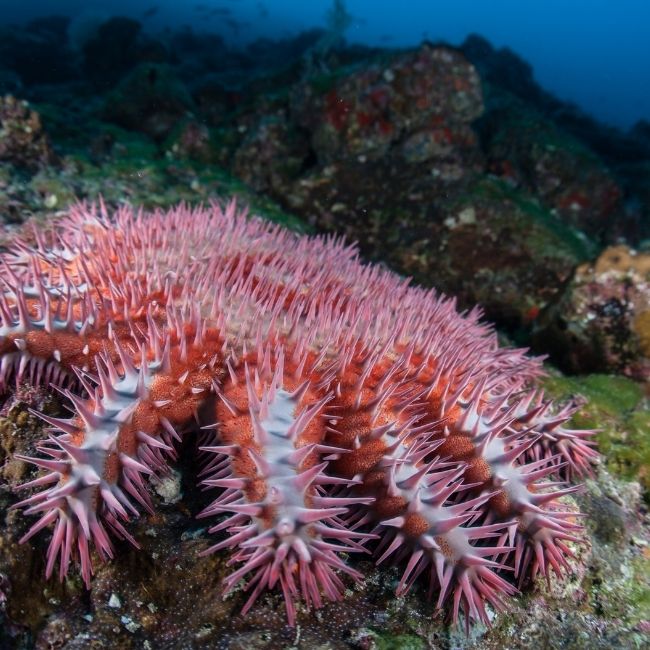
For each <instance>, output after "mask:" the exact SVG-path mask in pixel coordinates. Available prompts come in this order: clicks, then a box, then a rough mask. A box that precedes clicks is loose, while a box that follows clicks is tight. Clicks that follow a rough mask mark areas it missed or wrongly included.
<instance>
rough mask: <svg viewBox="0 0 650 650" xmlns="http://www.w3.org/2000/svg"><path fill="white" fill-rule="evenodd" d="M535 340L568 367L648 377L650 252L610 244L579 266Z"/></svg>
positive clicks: (557, 360)
mask: <svg viewBox="0 0 650 650" xmlns="http://www.w3.org/2000/svg"><path fill="white" fill-rule="evenodd" d="M533 342H534V344H536V346H537V347H538V348H539V349H542V350H544V351H547V352H550V353H551V354H552V357H553V360H554V362H555V363H556V364H557V365H559V366H560V367H562V368H564V369H565V370H568V371H571V372H619V373H622V374H625V375H627V376H629V377H632V378H635V379H638V380H641V381H648V380H650V254H647V253H646V254H644V253H637V252H636V251H634V250H632V249H629V248H628V247H627V246H623V245H619V246H612V247H610V248H607V249H606V250H605V251H604V252H603V253H602V254H601V255H600V256H599V257H598V259H596V260H595V261H594V262H593V263H591V264H584V265H581V266H580V267H578V268H577V269H576V271H575V274H574V275H573V277H572V279H571V282H570V283H568V284H567V286H566V288H565V289H564V290H563V292H562V293H561V294H560V295H559V296H558V299H557V300H556V301H554V302H553V304H552V305H550V306H549V308H548V310H547V311H546V312H545V313H544V314H542V315H541V317H540V319H539V322H538V325H537V328H536V331H535V333H534V335H533Z"/></svg>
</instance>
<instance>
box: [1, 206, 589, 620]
mask: <svg viewBox="0 0 650 650" xmlns="http://www.w3.org/2000/svg"><path fill="white" fill-rule="evenodd" d="M1 277H2V279H3V289H2V292H1V293H0V315H1V317H2V324H1V325H0V383H1V384H2V385H3V387H8V386H9V384H10V382H12V381H17V382H21V381H25V380H27V379H29V380H30V381H32V382H33V383H37V384H47V383H52V384H53V385H56V386H58V387H59V388H60V389H61V390H62V391H63V392H64V394H65V396H66V397H67V398H68V399H69V400H70V402H71V403H72V406H73V408H74V415H73V417H71V418H70V419H65V420H64V419H57V418H52V417H49V416H46V415H41V417H42V418H43V419H44V420H46V421H47V422H48V423H49V424H50V425H52V427H53V434H52V435H50V437H49V438H48V439H47V440H44V441H42V442H41V443H40V444H39V445H38V452H39V453H38V455H37V457H33V458H27V457H22V458H23V460H25V461H28V462H30V463H33V464H34V465H36V466H37V467H38V468H40V469H41V470H43V472H42V473H41V474H40V475H39V476H38V477H37V478H35V479H34V480H32V481H30V482H29V483H27V484H26V485H24V486H22V487H23V488H28V489H30V490H31V493H30V494H31V495H30V496H29V497H28V498H26V499H25V500H24V501H22V502H20V503H18V504H16V507H19V508H25V512H26V513H27V514H36V515H38V516H39V519H38V520H37V522H36V523H35V524H34V525H33V526H32V527H31V528H30V529H29V531H28V532H27V533H26V535H25V536H24V538H23V541H24V540H27V539H30V538H31V537H33V536H34V535H35V534H36V533H37V532H38V531H40V530H41V529H44V528H48V529H51V539H50V543H49V549H48V552H47V568H46V574H47V576H50V575H51V573H52V572H53V570H54V567H55V565H56V564H57V562H58V565H59V575H60V576H61V578H62V577H63V576H65V575H66V574H67V572H68V570H69V568H70V565H71V563H72V562H73V561H74V562H78V563H79V564H80V566H81V574H82V576H83V579H84V581H85V582H86V584H87V585H88V584H89V583H90V581H91V574H92V562H91V549H92V548H94V549H95V551H96V552H97V554H98V555H99V556H100V558H101V559H106V558H109V557H112V555H113V546H112V542H111V538H112V537H114V536H116V537H118V538H124V539H127V540H129V541H130V542H131V543H132V544H134V545H135V546H137V542H136V540H135V539H134V538H133V537H132V536H131V534H130V533H129V532H128V521H129V519H130V518H132V517H135V516H137V515H138V507H140V508H143V509H144V510H146V511H148V512H152V511H153V503H152V500H151V498H150V496H149V491H148V489H149V488H148V477H150V476H151V475H157V476H162V475H164V474H165V473H166V472H167V471H168V470H169V467H170V464H171V463H172V462H173V461H174V459H175V456H176V451H175V449H176V444H177V442H178V441H180V440H181V438H182V437H183V436H185V435H187V433H188V432H189V431H191V430H193V429H196V427H197V426H198V425H197V424H196V421H197V420H200V419H201V417H204V418H205V417H206V416H205V412H206V410H207V412H208V414H209V415H208V419H207V421H204V422H201V423H200V424H202V425H203V428H204V429H206V430H208V431H209V432H210V434H211V435H212V434H213V435H214V439H213V440H212V441H211V442H209V443H208V444H205V445H204V446H203V447H201V452H200V453H201V454H203V455H204V456H205V457H206V458H207V460H206V461H205V463H206V465H205V468H204V470H203V472H202V478H203V483H204V484H205V485H207V486H210V487H212V488H214V489H216V490H218V492H217V494H216V497H215V500H214V502H213V503H212V504H211V505H210V506H208V507H207V508H206V509H205V510H204V512H202V513H201V515H200V516H201V517H210V518H212V519H213V520H214V521H215V524H214V526H213V528H211V529H210V532H212V533H218V534H220V535H221V537H220V538H219V539H218V541H217V543H216V544H215V545H214V546H212V547H211V548H210V549H208V551H206V552H208V553H209V552H216V551H220V550H226V549H229V550H231V552H232V557H231V564H232V565H234V566H235V567H236V569H235V570H234V571H233V572H232V573H231V574H230V575H229V576H228V577H227V578H226V584H225V588H226V590H232V589H234V588H235V586H236V585H238V584H239V582H240V581H242V580H245V581H246V589H247V590H248V592H249V595H248V600H247V603H246V605H245V608H244V611H247V610H248V609H249V608H250V607H251V606H252V605H253V604H254V602H255V601H256V599H257V598H258V597H259V596H260V594H261V593H262V592H263V591H265V590H267V589H273V588H275V587H276V586H277V587H279V588H280V589H281V590H282V591H283V593H284V597H285V601H286V607H287V613H288V619H289V623H290V624H294V622H295V602H296V601H297V600H299V599H302V600H303V601H304V602H305V603H306V604H308V605H311V606H313V607H319V606H321V604H322V599H323V597H325V598H327V599H330V600H336V599H340V598H341V597H342V594H343V591H344V579H345V576H346V575H347V576H348V578H347V579H348V580H350V579H352V580H360V579H362V576H361V574H360V573H359V572H358V571H357V570H356V569H354V568H352V566H350V565H349V564H348V563H346V561H344V559H343V556H344V555H347V554H349V553H356V552H359V551H366V550H373V549H374V552H375V553H376V556H377V558H378V561H379V562H384V561H387V560H390V561H392V562H399V563H401V564H403V566H404V573H403V577H402V579H401V581H400V583H399V586H398V593H404V592H406V591H407V590H408V589H410V588H411V586H412V585H413V583H414V582H415V580H416V578H418V576H420V575H421V574H423V573H425V574H426V575H427V581H428V584H429V585H430V589H431V591H433V592H436V594H437V605H438V607H443V606H444V605H446V604H447V603H449V604H450V611H451V614H452V618H453V619H454V620H456V619H457V618H458V616H459V613H460V612H461V611H462V612H464V613H465V617H466V620H467V621H468V622H469V621H471V620H481V621H484V622H486V623H488V622H489V617H488V612H487V610H486V604H489V605H490V606H492V607H493V608H495V609H498V610H500V609H503V607H504V597H507V596H509V595H512V594H514V593H516V592H517V588H516V587H515V582H514V581H513V580H512V578H509V576H512V575H514V577H515V578H517V579H518V580H519V583H520V584H521V583H522V582H523V580H524V578H525V577H526V576H531V575H532V576H534V575H535V574H537V573H542V574H544V575H546V576H548V575H549V573H550V571H551V570H553V571H555V572H556V573H557V574H562V573H563V572H564V571H566V570H567V569H568V568H569V564H568V561H567V557H569V556H571V550H570V549H569V547H568V543H569V542H575V541H578V539H579V535H578V533H579V531H580V527H579V526H578V525H577V524H576V523H575V518H574V517H575V513H573V512H570V511H569V510H568V508H567V507H566V506H565V505H563V504H562V503H561V502H559V501H558V499H559V498H560V497H561V496H563V495H566V494H569V493H571V492H574V491H575V490H576V487H575V486H571V487H563V488H559V487H558V485H559V483H558V482H553V483H551V482H549V481H546V479H547V478H548V477H550V476H551V475H556V476H557V475H558V474H559V475H563V477H564V478H567V477H570V476H571V475H583V474H586V473H588V472H589V470H590V465H591V463H592V462H593V461H594V460H595V459H596V458H597V454H596V452H595V451H594V449H593V442H592V441H591V440H590V436H591V433H592V432H590V431H573V430H570V429H567V428H565V427H564V426H563V423H564V422H566V420H567V419H568V418H569V417H570V416H571V414H572V412H573V407H572V406H567V407H564V408H561V409H558V408H556V407H555V406H554V405H553V404H551V403H550V402H549V401H547V400H545V399H544V397H543V395H542V393H541V392H540V391H538V390H535V389H534V388H532V387H531V384H532V382H534V380H535V379H536V377H537V376H538V375H539V374H540V372H541V371H540V364H539V361H538V360H535V359H532V358H528V357H526V356H525V355H524V353H523V351H521V350H512V349H502V348H499V347H498V344H497V341H496V336H495V334H494V333H493V332H492V331H491V330H490V329H489V328H488V327H486V326H484V325H482V324H480V323H479V322H478V319H479V316H480V314H479V312H478V310H473V311H472V312H471V313H469V314H465V315H460V314H458V313H457V312H456V309H455V304H454V302H453V301H452V300H449V299H446V298H444V297H442V296H438V295H436V293H435V292H434V291H432V290H425V289H422V288H419V287H412V286H409V282H408V280H405V279H402V278H400V277H398V276H397V275H395V274H393V273H391V272H389V271H387V270H384V269H382V268H380V267H379V266H369V265H363V264H362V263H361V262H360V261H359V260H358V256H357V252H356V250H355V248H354V247H351V246H348V245H346V244H344V242H342V241H341V240H339V239H335V238H323V237H315V238H314V237H312V238H309V237H301V236H298V235H295V234H292V233H290V232H288V231H285V230H283V229H282V228H280V227H278V226H273V225H270V224H268V223H266V222H264V221H262V220H259V219H257V218H249V217H247V216H246V215H245V214H243V213H239V212H238V211H237V209H236V206H235V204H234V203H231V204H229V205H228V206H226V207H223V208H222V207H220V206H217V205H213V206H211V207H210V208H205V209H195V210H190V209H188V208H186V207H184V206H180V207H178V208H177V209H174V210H172V211H170V212H168V213H162V212H156V213H153V214H143V213H135V212H133V211H132V210H131V209H130V208H126V207H125V208H122V209H120V210H119V211H118V212H117V213H116V214H114V215H110V216H109V215H108V214H107V213H106V210H105V209H104V208H103V206H100V207H99V208H97V207H88V206H78V207H76V208H74V209H73V210H71V213H70V215H69V216H68V217H67V218H66V219H65V220H63V221H62V222H59V223H57V224H56V225H55V226H54V227H53V229H52V231H51V232H48V233H46V234H40V235H37V236H36V241H35V243H33V244H29V245H28V244H27V243H25V242H17V243H16V244H15V245H14V246H13V248H12V249H11V250H10V251H8V252H7V253H4V254H3V256H2V272H1ZM199 413H201V415H199ZM34 488H36V489H35V490H34ZM217 517H221V518H220V519H218V518H217ZM224 533H227V536H226V537H224Z"/></svg>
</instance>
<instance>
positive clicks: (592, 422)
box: [544, 375, 650, 502]
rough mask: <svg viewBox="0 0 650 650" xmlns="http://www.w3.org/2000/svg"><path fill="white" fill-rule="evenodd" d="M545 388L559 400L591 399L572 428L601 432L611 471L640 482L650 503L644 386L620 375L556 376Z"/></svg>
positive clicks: (649, 417) (649, 413) (649, 428)
mask: <svg viewBox="0 0 650 650" xmlns="http://www.w3.org/2000/svg"><path fill="white" fill-rule="evenodd" d="M544 387H545V388H546V390H547V392H548V393H549V395H550V396H551V397H553V398H555V399H557V400H562V399H567V398H569V397H572V396H577V395H582V396H583V397H584V398H585V399H586V400H587V402H586V403H585V404H584V405H582V406H581V407H580V409H579V410H578V412H577V413H576V414H575V415H574V416H573V417H572V418H571V421H570V426H572V427H575V428H580V429H598V433H597V434H596V440H597V442H598V450H599V452H600V453H601V454H602V456H603V461H604V463H605V464H606V466H607V468H608V469H609V470H610V471H611V472H613V473H614V474H616V475H618V476H620V477H622V478H625V479H629V480H635V481H639V483H640V484H641V485H642V487H643V490H644V498H645V500H646V501H648V502H650V409H649V408H648V404H647V400H645V399H644V394H643V389H642V387H641V386H640V385H639V384H638V383H636V382H634V381H632V380H631V379H628V378H626V377H621V376H616V375H587V376H584V377H563V376H559V375H554V376H551V377H549V378H547V379H546V380H545V381H544Z"/></svg>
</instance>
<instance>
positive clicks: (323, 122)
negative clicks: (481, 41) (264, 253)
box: [292, 45, 483, 164]
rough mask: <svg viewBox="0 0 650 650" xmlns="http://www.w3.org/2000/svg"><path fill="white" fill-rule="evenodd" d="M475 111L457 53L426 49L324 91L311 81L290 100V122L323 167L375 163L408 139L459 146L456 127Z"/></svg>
mask: <svg viewBox="0 0 650 650" xmlns="http://www.w3.org/2000/svg"><path fill="white" fill-rule="evenodd" d="M482 110H483V102H482V96H481V85H480V80H479V78H478V75H477V74H476V71H475V70H474V68H473V67H472V66H471V65H470V64H469V63H468V62H467V61H466V60H465V59H464V58H463V56H462V55H461V54H460V53H458V52H457V51H455V50H452V49H450V48H445V47H431V46H429V45H423V46H421V47H420V48H419V49H418V50H415V51H412V52H408V53H405V54H400V55H397V56H395V57H393V58H392V59H389V60H387V61H385V62H383V63H379V62H377V63H373V64H370V65H366V66H365V67H363V68H361V69H360V70H359V71H357V72H353V73H351V74H348V75H346V76H343V77H342V78H333V79H332V80H331V81H330V82H329V83H325V87H323V84H322V82H320V80H318V79H317V80H314V81H313V82H307V83H306V84H303V85H299V86H298V87H297V88H295V89H294V92H293V97H292V112H293V117H294V119H295V121H296V122H297V124H298V125H299V126H301V127H302V128H306V129H307V130H309V131H310V133H311V142H312V147H313V149H314V151H315V153H316V156H317V158H318V160H319V162H321V163H324V164H327V163H330V162H333V161H334V160H337V161H339V160H341V159H342V158H343V159H345V158H352V159H360V157H364V158H365V159H366V160H376V159H378V158H380V157H382V156H384V155H386V153H387V152H388V151H389V149H390V148H391V147H393V146H394V145H395V143H397V142H398V141H399V140H401V139H403V138H404V137H405V136H407V135H408V134H416V133H420V134H421V135H420V138H421V140H423V141H426V140H427V139H428V140H429V141H430V142H437V143H439V144H440V145H447V146H450V145H453V144H454V143H456V142H457V140H460V142H461V143H462V142H463V141H464V136H465V137H466V136H467V132H466V131H465V130H464V129H463V128H462V126H463V125H465V124H467V123H469V122H471V121H472V120H474V119H476V118H477V117H478V116H479V115H480V114H481V112H482ZM456 129H460V132H461V135H460V136H457V135H456V134H455V130H456ZM463 134H464V136H463ZM413 148H414V147H413V145H411V147H407V152H408V151H409V150H412V149H413ZM417 148H418V147H415V149H417ZM430 151H431V147H430ZM407 155H408V154H407ZM419 155H420V156H421V155H423V154H419ZM416 157H417V156H416ZM427 157H430V154H429V155H427Z"/></svg>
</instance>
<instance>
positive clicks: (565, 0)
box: [0, 0, 650, 128]
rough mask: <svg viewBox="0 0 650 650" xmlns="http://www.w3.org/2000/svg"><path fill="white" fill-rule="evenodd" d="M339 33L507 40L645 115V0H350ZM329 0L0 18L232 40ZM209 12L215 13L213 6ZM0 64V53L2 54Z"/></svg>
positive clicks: (43, 5)
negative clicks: (119, 21) (134, 25)
mask: <svg viewBox="0 0 650 650" xmlns="http://www.w3.org/2000/svg"><path fill="white" fill-rule="evenodd" d="M345 5H346V9H347V11H348V13H349V14H350V16H351V19H350V22H349V25H348V28H347V32H346V37H347V40H348V41H349V42H360V43H365V44H371V45H379V46H383V47H398V46H409V45H415V44H417V43H419V42H420V41H421V40H422V39H423V38H429V39H431V40H439V39H440V40H445V41H447V42H449V43H451V44H456V45H459V44H460V43H461V42H462V41H463V40H464V39H465V37H466V36H467V35H468V34H470V33H473V32H474V33H478V34H481V35H483V36H485V37H486V38H487V39H488V40H490V41H491V42H492V44H493V45H494V46H495V47H504V46H507V47H509V48H510V49H512V50H513V51H515V52H516V53H517V54H519V55H520V56H521V57H522V58H524V59H525V60H526V61H528V62H529V63H530V64H531V65H532V66H533V70H534V74H535V78H536V80H537V81H538V82H539V83H540V84H541V85H542V86H543V87H544V88H545V89H547V90H549V91H551V92H552V93H554V94H555V95H556V96H557V97H558V98H560V99H563V100H567V101H571V102H574V103H575V104H577V105H578V106H579V107H581V108H582V109H583V110H585V111H586V112H588V113H590V114H591V115H593V116H595V117H596V118H598V119H599V120H601V121H604V122H606V123H609V124H612V125H614V126H618V127H622V128H627V127H629V126H632V125H633V124H634V123H635V122H637V121H638V120H640V119H646V120H650V72H649V71H650V0H617V1H616V2H614V1H613V0H540V1H535V2H533V1H532V0H490V1H488V0H448V1H446V2H443V1H441V0H401V1H392V0H391V1H388V0H347V2H346V3H345ZM331 6H332V0H189V1H188V0H162V1H160V2H156V0H114V1H112V2H106V1H105V2H100V1H98V0H21V1H17V0H0V8H2V12H0V13H1V15H0V21H2V22H5V23H11V22H21V21H23V20H26V19H29V18H33V17H35V16H42V15H49V14H53V13H58V14H68V15H71V16H75V17H77V18H79V17H89V18H92V17H93V16H100V17H101V16H105V17H108V16H112V15H116V14H117V15H128V16H132V17H135V18H138V19H139V20H141V21H142V22H144V23H145V24H146V26H147V29H149V30H150V31H152V32H156V30H160V29H162V28H163V27H165V26H172V27H178V26H180V25H182V24H191V25H193V26H194V27H195V28H198V29H210V30H215V31H219V32H220V33H222V34H223V35H224V36H225V37H226V38H227V39H228V40H229V41H230V42H231V43H237V42H241V43H246V42H248V41H251V40H253V39H255V38H256V37H259V36H270V37H279V36H287V35H291V34H296V33H298V32H300V31H301V30H303V29H305V28H307V27H313V26H324V25H325V24H326V23H327V15H328V10H329V9H330V8H331ZM211 11H212V13H210V12H211ZM0 63H1V62H0Z"/></svg>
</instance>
